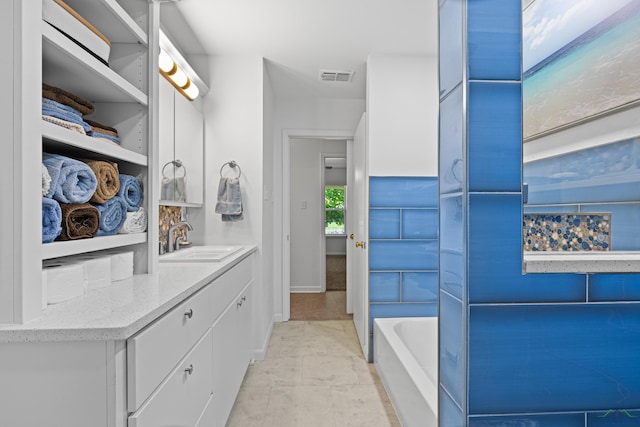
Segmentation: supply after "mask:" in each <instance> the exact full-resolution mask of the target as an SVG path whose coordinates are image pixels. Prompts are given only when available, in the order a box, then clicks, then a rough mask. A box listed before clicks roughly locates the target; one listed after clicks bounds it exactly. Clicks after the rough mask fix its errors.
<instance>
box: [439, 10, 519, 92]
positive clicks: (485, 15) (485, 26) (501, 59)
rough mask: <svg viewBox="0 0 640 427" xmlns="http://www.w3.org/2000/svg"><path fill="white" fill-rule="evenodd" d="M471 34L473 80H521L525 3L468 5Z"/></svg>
mask: <svg viewBox="0 0 640 427" xmlns="http://www.w3.org/2000/svg"><path fill="white" fill-rule="evenodd" d="M467 33H468V35H467V52H468V55H469V56H468V57H469V61H468V62H469V79H470V80H475V79H478V80H520V79H521V71H520V70H521V68H522V67H521V54H522V49H521V43H522V41H521V39H522V3H521V2H518V1H505V0H482V1H469V2H467ZM441 37H442V36H441Z"/></svg>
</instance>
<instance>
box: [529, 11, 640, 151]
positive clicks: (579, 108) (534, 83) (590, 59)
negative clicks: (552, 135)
mask: <svg viewBox="0 0 640 427" xmlns="http://www.w3.org/2000/svg"><path fill="white" fill-rule="evenodd" d="M525 32H526V29H525ZM526 54H527V52H526V46H525V52H524V55H525V56H526ZM525 62H526V61H525ZM638 99H640V1H639V0H632V1H631V3H629V4H628V5H626V6H625V7H623V8H622V9H621V10H619V11H618V12H617V13H614V14H613V15H612V16H610V17H609V18H607V19H605V20H604V21H602V22H601V23H599V24H597V25H595V26H594V27H593V28H591V29H590V30H588V31H587V32H586V33H584V34H582V35H581V36H580V37H578V38H576V39H575V40H572V41H571V42H570V43H568V44H566V45H565V46H563V47H562V48H560V49H558V50H557V51H556V52H554V53H553V54H551V55H549V56H548V57H547V58H545V59H543V60H541V61H540V62H539V63H538V64H536V65H534V66H532V67H530V69H529V70H526V72H525V74H524V81H523V116H524V121H523V136H524V138H525V139H527V138H530V137H532V136H535V135H538V134H541V133H545V132H547V131H550V130H552V129H555V128H558V127H562V126H565V125H568V124H572V123H576V122H579V121H581V120H584V119H586V118H589V117H593V116H595V115H598V114H601V113H604V112H606V111H609V110H611V109H614V108H618V107H621V106H625V105H628V104H630V103H633V102H635V101H637V100H638Z"/></svg>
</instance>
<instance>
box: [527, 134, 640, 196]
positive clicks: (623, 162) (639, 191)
mask: <svg viewBox="0 0 640 427" xmlns="http://www.w3.org/2000/svg"><path fill="white" fill-rule="evenodd" d="M639 150H640V138H633V139H629V140H624V141H620V142H616V143H613V144H607V145H602V146H598V147H593V148H589V149H585V150H579V151H574V152H571V153H568V154H563V155H559V156H554V157H548V158H545V159H541V160H536V161H533V162H527V163H525V164H524V166H523V175H524V181H525V182H527V183H528V184H529V203H534V204H549V203H580V202H582V203H586V202H590V203H599V202H602V203H608V202H624V201H637V200H640V186H638V185H637V184H636V183H637V182H638V180H639V179H640V163H638V162H637V161H636V159H637V156H638V154H637V153H638V151H639Z"/></svg>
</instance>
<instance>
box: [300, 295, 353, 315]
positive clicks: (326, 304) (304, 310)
mask: <svg viewBox="0 0 640 427" xmlns="http://www.w3.org/2000/svg"><path fill="white" fill-rule="evenodd" d="M290 301H291V302H290V306H291V310H290V315H289V316H290V319H291V320H350V319H352V318H353V315H352V314H347V295H346V292H345V291H327V292H323V293H309V294H291V299H290Z"/></svg>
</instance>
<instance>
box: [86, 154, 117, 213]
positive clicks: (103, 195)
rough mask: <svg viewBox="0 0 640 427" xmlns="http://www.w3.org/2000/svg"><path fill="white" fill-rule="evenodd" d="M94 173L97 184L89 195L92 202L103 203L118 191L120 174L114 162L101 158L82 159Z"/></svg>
mask: <svg viewBox="0 0 640 427" xmlns="http://www.w3.org/2000/svg"><path fill="white" fill-rule="evenodd" d="M84 162H85V163H86V164H87V165H89V167H90V168H91V170H92V171H93V173H94V174H95V175H96V179H97V180H98V185H97V187H96V191H95V193H93V196H91V200H90V201H91V202H92V203H105V202H106V201H107V200H109V199H111V198H112V197H113V196H115V195H116V194H118V191H120V174H118V165H117V164H116V163H111V162H105V161H103V160H84Z"/></svg>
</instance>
